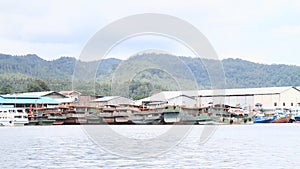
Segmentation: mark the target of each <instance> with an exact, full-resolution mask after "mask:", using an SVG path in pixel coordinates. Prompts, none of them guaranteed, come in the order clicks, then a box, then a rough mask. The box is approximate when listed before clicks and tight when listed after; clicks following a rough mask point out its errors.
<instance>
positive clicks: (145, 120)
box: [129, 111, 162, 124]
mask: <svg viewBox="0 0 300 169" xmlns="http://www.w3.org/2000/svg"><path fill="white" fill-rule="evenodd" d="M129 121H130V122H131V123H133V124H160V123H161V121H162V117H161V113H159V112H155V111H141V112H138V113H135V114H133V115H131V116H129Z"/></svg>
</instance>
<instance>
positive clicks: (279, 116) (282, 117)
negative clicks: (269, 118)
mask: <svg viewBox="0 0 300 169" xmlns="http://www.w3.org/2000/svg"><path fill="white" fill-rule="evenodd" d="M275 116H276V119H275V120H274V121H273V122H272V123H289V122H291V114H288V113H287V112H285V111H276V114H275Z"/></svg>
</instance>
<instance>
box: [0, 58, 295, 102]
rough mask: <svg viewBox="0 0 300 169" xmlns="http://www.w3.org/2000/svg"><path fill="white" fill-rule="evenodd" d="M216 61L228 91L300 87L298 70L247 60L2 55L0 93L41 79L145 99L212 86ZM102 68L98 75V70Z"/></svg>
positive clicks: (52, 85) (52, 86)
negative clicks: (88, 59) (49, 58)
mask: <svg viewBox="0 0 300 169" xmlns="http://www.w3.org/2000/svg"><path fill="white" fill-rule="evenodd" d="M216 63H221V64H222V65H223V70H224V77H225V81H226V85H225V86H224V88H243V87H269V86H300V67H298V66H292V65H283V64H272V65H266V64H258V63H253V62H249V61H245V60H241V59H225V60H222V61H221V62H218V61H216V60H208V59H201V60H200V59H197V58H191V57H178V56H172V55H167V54H149V53H148V54H142V55H137V56H134V57H132V58H130V59H128V60H124V61H123V60H119V59H113V58H110V59H105V60H101V61H100V62H98V61H96V62H82V61H77V60H76V59H75V58H72V57H61V58H59V59H56V60H53V61H47V60H44V59H41V58H40V57H38V56H37V55H34V54H28V55H25V56H11V55H5V54H0V92H1V93H7V92H22V91H27V90H28V88H27V87H28V84H29V83H32V82H33V81H34V80H36V79H41V80H43V81H45V82H46V84H48V86H49V88H50V89H51V90H56V91H58V90H71V89H72V86H73V87H76V89H77V90H80V91H81V92H83V93H86V94H91V93H95V94H103V95H109V94H119V93H114V92H115V91H111V89H112V88H113V87H115V88H116V91H117V89H120V91H124V89H123V88H121V87H120V86H122V85H124V86H125V88H127V90H129V91H130V92H129V95H130V96H131V97H133V98H142V97H145V96H148V95H149V94H151V93H153V92H157V91H161V90H188V89H194V88H210V86H211V84H210V78H209V73H208V72H207V67H213V66H215V65H217V64H216ZM75 67H76V70H75V71H74V69H75ZM96 69H97V72H96V73H95V72H94V71H93V70H96ZM79 70H81V71H80V73H81V74H77V76H78V77H83V78H82V79H81V78H80V79H79V82H78V83H76V84H77V85H74V83H73V85H72V81H73V80H75V81H76V78H74V79H73V74H74V72H76V71H77V72H79ZM221 80H222V79H220V81H221ZM91 86H92V87H91ZM127 94H128V93H127ZM120 95H121V94H120Z"/></svg>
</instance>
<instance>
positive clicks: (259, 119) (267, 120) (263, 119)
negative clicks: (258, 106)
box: [253, 116, 277, 123]
mask: <svg viewBox="0 0 300 169" xmlns="http://www.w3.org/2000/svg"><path fill="white" fill-rule="evenodd" d="M276 118H277V116H273V117H272V118H270V117H267V118H266V117H255V119H254V121H253V123H272V122H273V121H274V120H275V119H276Z"/></svg>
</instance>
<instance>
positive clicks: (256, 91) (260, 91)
mask: <svg viewBox="0 0 300 169" xmlns="http://www.w3.org/2000/svg"><path fill="white" fill-rule="evenodd" d="M291 88H294V89H296V90H299V91H300V87H299V89H297V88H296V87H292V86H288V87H264V88H241V89H216V90H190V91H164V92H160V93H157V94H154V95H152V96H150V97H147V98H144V99H141V100H137V101H136V104H141V103H142V102H150V101H152V102H157V101H168V100H170V99H172V98H175V97H179V96H187V97H197V96H200V97H210V96H244V95H266V94H279V93H282V92H284V91H286V90H288V89H291Z"/></svg>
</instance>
